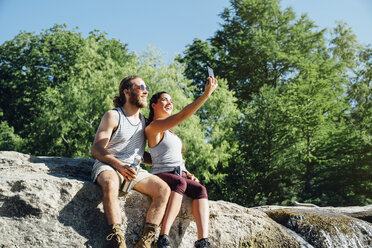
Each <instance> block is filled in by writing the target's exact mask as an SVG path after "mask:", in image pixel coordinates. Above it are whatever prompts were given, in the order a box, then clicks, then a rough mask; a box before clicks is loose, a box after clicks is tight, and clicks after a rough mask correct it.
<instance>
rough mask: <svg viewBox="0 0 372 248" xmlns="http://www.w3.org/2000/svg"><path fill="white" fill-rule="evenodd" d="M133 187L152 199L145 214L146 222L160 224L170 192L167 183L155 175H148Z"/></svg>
mask: <svg viewBox="0 0 372 248" xmlns="http://www.w3.org/2000/svg"><path fill="white" fill-rule="evenodd" d="M134 189H135V190H137V191H139V192H141V193H143V194H145V195H148V196H150V197H151V199H152V202H151V205H150V207H149V209H148V211H147V214H146V223H152V224H155V225H157V226H158V225H160V223H161V221H162V219H163V216H164V213H165V209H166V207H167V202H168V199H169V195H170V192H171V190H170V188H169V186H168V184H167V183H166V182H164V181H163V180H162V179H161V178H159V177H157V176H150V177H147V178H145V179H143V180H141V181H140V182H138V183H136V184H135V185H134Z"/></svg>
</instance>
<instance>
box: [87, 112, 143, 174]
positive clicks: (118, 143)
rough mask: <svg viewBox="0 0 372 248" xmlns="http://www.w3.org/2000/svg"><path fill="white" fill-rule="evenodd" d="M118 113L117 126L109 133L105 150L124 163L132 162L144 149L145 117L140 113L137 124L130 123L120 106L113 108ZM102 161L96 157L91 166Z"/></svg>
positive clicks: (141, 154)
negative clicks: (109, 136)
mask: <svg viewBox="0 0 372 248" xmlns="http://www.w3.org/2000/svg"><path fill="white" fill-rule="evenodd" d="M114 110H116V111H117V112H118V114H119V123H118V127H117V129H116V130H115V132H113V134H112V135H111V138H110V141H109V142H108V145H107V148H106V149H107V150H108V151H109V152H110V153H111V154H112V155H113V156H114V157H115V158H117V159H119V160H121V161H123V162H124V163H128V164H130V163H132V162H133V161H134V158H135V156H136V155H140V156H141V157H143V153H144V151H145V144H146V138H145V127H146V122H145V117H143V115H141V114H140V121H139V122H138V124H132V123H131V122H130V121H129V120H128V118H127V117H126V115H125V113H124V112H123V110H122V109H121V108H120V107H117V108H115V109H114ZM99 163H102V162H100V161H99V160H97V159H96V162H95V164H94V166H93V168H94V167H95V166H96V165H97V164H99Z"/></svg>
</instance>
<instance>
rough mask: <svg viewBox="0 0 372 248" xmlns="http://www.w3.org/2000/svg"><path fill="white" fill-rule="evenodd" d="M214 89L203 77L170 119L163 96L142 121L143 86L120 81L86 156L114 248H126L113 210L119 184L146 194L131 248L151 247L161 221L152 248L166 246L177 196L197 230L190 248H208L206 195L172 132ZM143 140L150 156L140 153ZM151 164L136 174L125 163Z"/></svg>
mask: <svg viewBox="0 0 372 248" xmlns="http://www.w3.org/2000/svg"><path fill="white" fill-rule="evenodd" d="M216 87H217V80H216V79H215V78H214V77H208V79H207V83H206V85H205V89H204V93H203V94H202V95H201V96H200V97H199V98H197V99H196V100H195V101H194V102H192V103H191V104H189V105H187V106H186V107H185V108H183V109H182V110H181V111H180V112H179V113H177V114H174V115H171V113H172V110H173V102H172V98H171V96H170V95H169V94H168V93H166V92H159V93H156V94H154V95H153V96H152V98H151V100H150V116H149V119H148V120H147V121H146V120H145V118H144V116H143V115H141V114H140V109H141V108H144V107H146V106H147V95H148V93H149V87H148V86H146V85H145V83H144V81H143V80H142V79H141V78H140V77H138V76H128V77H126V78H124V79H123V80H122V81H121V83H120V86H119V96H116V97H115V98H114V105H115V107H116V108H115V109H113V110H109V111H107V112H106V113H105V115H104V116H103V117H102V120H101V123H100V124H99V127H98V130H97V133H96V137H95V139H94V142H93V148H92V155H93V156H94V157H95V158H96V159H97V160H96V162H95V164H94V166H93V171H92V178H93V181H94V182H97V184H98V185H100V186H101V188H102V191H103V208H104V212H105V215H106V218H107V222H108V224H109V225H110V226H111V227H112V233H111V234H110V235H108V236H107V239H109V240H112V241H113V242H114V243H115V246H116V247H126V244H125V239H124V227H123V225H122V215H121V210H120V207H119V201H118V196H119V189H120V186H121V184H122V183H124V181H125V180H128V181H129V180H133V181H134V189H135V190H137V191H139V192H141V193H143V194H146V195H148V196H150V197H151V198H152V202H151V205H150V207H149V209H148V211H147V214H146V220H145V225H144V229H143V233H142V237H141V239H140V240H139V241H138V243H137V244H136V245H135V247H151V244H152V243H153V242H154V240H155V234H156V229H157V227H158V226H159V225H160V223H162V226H161V231H160V236H159V238H158V241H157V246H158V247H170V244H169V237H168V235H169V231H170V228H171V226H172V224H173V222H174V220H175V218H176V216H177V215H178V212H179V210H180V208H181V203H182V198H183V195H184V194H185V195H187V196H189V197H191V198H192V199H193V202H192V211H193V215H194V218H195V221H196V225H197V230H198V240H197V241H196V242H195V247H210V244H209V240H208V219H209V206H208V196H207V191H206V189H205V187H204V186H202V185H201V184H200V183H199V182H198V179H197V178H195V177H194V175H193V174H191V173H190V172H188V171H187V169H186V167H185V164H184V160H183V157H182V141H181V139H180V138H179V137H178V136H177V135H176V134H175V133H174V132H173V131H172V128H173V127H175V126H177V125H178V124H180V123H181V122H182V121H184V120H186V119H187V118H189V117H190V116H191V115H192V114H193V113H195V112H196V111H197V110H198V109H199V108H200V107H201V106H202V105H203V103H204V102H205V101H206V100H207V99H208V97H209V96H210V95H211V94H212V92H213V91H214V90H215V89H216ZM146 138H147V140H148V145H149V148H150V153H151V156H150V154H148V153H147V152H145V144H146ZM138 155H139V156H141V157H143V159H144V163H145V164H152V174H150V173H148V172H147V171H146V170H144V169H141V168H140V170H139V171H138V172H137V173H136V172H135V171H134V170H133V169H132V168H130V167H129V164H131V163H133V161H134V159H135V157H136V156H138Z"/></svg>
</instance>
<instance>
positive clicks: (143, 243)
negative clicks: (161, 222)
mask: <svg viewBox="0 0 372 248" xmlns="http://www.w3.org/2000/svg"><path fill="white" fill-rule="evenodd" d="M157 228H158V226H157V225H154V224H146V225H145V226H144V228H143V232H142V236H141V240H140V241H138V243H137V244H136V245H135V246H134V248H151V244H152V243H153V242H154V240H155V234H156V229H157Z"/></svg>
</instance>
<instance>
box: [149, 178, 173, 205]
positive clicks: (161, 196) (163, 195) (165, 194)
mask: <svg viewBox="0 0 372 248" xmlns="http://www.w3.org/2000/svg"><path fill="white" fill-rule="evenodd" d="M157 185H158V189H159V190H158V191H157V192H156V194H155V195H154V197H153V199H154V198H155V199H158V200H160V201H165V202H167V201H168V198H169V196H170V193H171V189H170V188H169V186H168V184H167V183H166V182H164V181H163V180H159V181H158V182H157Z"/></svg>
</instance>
